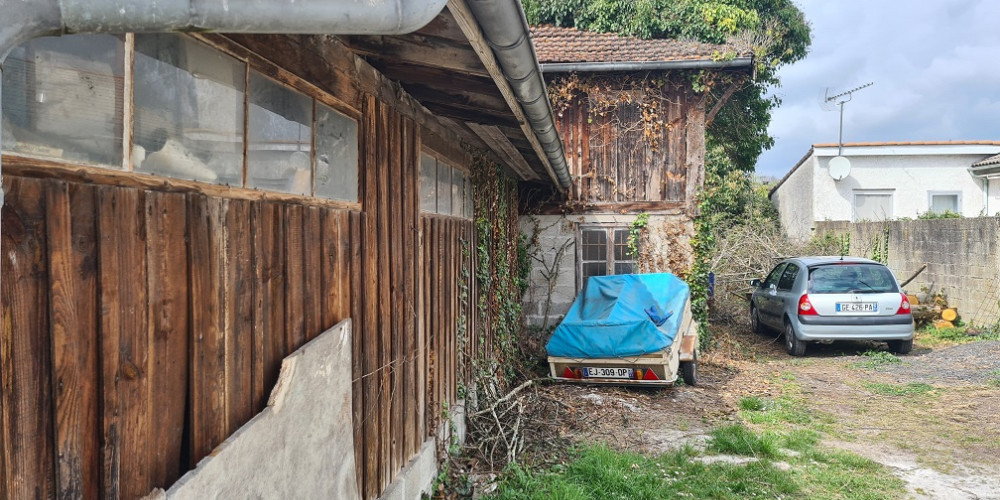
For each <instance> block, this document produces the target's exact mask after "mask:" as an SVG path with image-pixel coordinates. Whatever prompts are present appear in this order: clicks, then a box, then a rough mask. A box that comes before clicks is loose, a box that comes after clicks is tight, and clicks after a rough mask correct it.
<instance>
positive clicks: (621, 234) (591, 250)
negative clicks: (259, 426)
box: [578, 227, 638, 288]
mask: <svg viewBox="0 0 1000 500" xmlns="http://www.w3.org/2000/svg"><path fill="white" fill-rule="evenodd" d="M579 248H580V254H579V269H578V276H580V282H579V283H578V287H579V288H582V287H583V286H584V285H585V284H586V283H587V279H588V278H590V277H591V276H607V275H609V274H631V273H635V272H638V265H637V264H638V263H637V262H636V259H635V257H634V256H632V255H631V254H630V253H629V249H628V229H627V228H621V227H584V228H581V229H580V237H579Z"/></svg>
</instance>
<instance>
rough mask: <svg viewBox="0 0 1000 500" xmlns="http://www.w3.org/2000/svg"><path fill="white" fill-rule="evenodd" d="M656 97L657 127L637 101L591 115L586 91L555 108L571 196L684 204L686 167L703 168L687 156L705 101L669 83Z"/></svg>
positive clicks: (586, 199)
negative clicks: (647, 121) (563, 106)
mask: <svg viewBox="0 0 1000 500" xmlns="http://www.w3.org/2000/svg"><path fill="white" fill-rule="evenodd" d="M594 98H597V99H599V98H600V97H599V96H594ZM657 98H658V99H659V100H660V110H659V112H660V114H661V116H659V117H658V120H661V121H662V127H659V128H657V127H647V126H645V125H644V121H643V120H644V118H643V113H644V111H643V110H641V109H640V108H639V106H638V105H629V104H621V105H619V106H617V107H616V108H615V109H614V110H613V111H611V112H608V113H593V114H592V113H591V109H590V104H589V100H588V98H587V96H581V97H579V98H577V99H575V100H574V101H573V102H572V103H570V104H569V105H568V106H567V107H566V109H564V110H562V111H561V112H560V113H559V115H558V119H557V126H558V127H559V135H560V137H561V138H562V140H563V144H564V147H565V150H566V152H567V155H566V158H567V160H568V162H569V167H570V173H571V175H572V176H573V177H574V187H573V192H572V198H573V200H574V201H577V202H582V203H585V204H604V205H614V204H627V203H636V202H646V203H653V204H659V205H662V206H663V207H674V206H683V204H684V202H685V201H686V196H687V195H688V192H687V181H688V177H689V175H690V174H689V170H690V169H691V168H696V169H698V168H702V167H701V165H700V162H699V161H693V159H692V158H689V153H695V151H690V147H689V142H690V140H689V136H692V135H703V134H704V114H705V110H704V103H703V102H702V100H701V99H700V98H699V96H697V95H695V94H693V93H692V92H691V91H690V88H689V85H677V84H671V83H669V82H668V83H667V84H666V85H665V86H664V88H663V91H662V95H661V96H658V97H657ZM699 120H700V121H699ZM654 143H655V146H654ZM694 160H701V158H697V159H694ZM695 164H697V165H695ZM643 208H656V206H655V205H644V206H643Z"/></svg>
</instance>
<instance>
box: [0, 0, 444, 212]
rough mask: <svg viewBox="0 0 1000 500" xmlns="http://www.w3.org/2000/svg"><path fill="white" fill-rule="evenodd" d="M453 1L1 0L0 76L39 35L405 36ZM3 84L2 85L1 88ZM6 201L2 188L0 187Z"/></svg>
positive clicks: (0, 76) (427, 21) (0, 80)
mask: <svg viewBox="0 0 1000 500" xmlns="http://www.w3.org/2000/svg"><path fill="white" fill-rule="evenodd" d="M447 3H448V0H263V1H261V0H257V1H250V0H156V1H153V2H150V1H149V0H0V82H2V78H3V65H4V61H5V60H6V59H7V55H8V54H10V52H11V51H12V50H14V48H15V47H17V46H18V45H20V44H22V43H24V42H27V41H28V40H31V39H33V38H37V37H41V36H47V35H62V34H70V33H74V34H77V33H130V32H131V33H167V32H174V31H189V32H190V31H194V32H206V31H217V32H223V33H287V34H330V35H399V34H405V33H411V32H413V31H416V30H418V29H420V28H422V27H424V26H425V25H427V23H429V22H431V21H432V20H433V19H434V18H435V17H437V15H438V14H439V13H440V12H441V11H442V10H443V9H444V7H445V5H446V4H447ZM2 87H3V85H2V84H0V92H2V90H3V89H2ZM0 102H2V101H0ZM2 111H3V110H2V105H0V113H2ZM2 148H3V144H2V143H0V149H2ZM0 173H2V164H0ZM2 207H3V189H0V208H2Z"/></svg>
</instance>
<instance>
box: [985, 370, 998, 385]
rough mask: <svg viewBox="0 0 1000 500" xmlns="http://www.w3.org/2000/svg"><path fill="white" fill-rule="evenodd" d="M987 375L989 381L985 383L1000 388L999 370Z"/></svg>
mask: <svg viewBox="0 0 1000 500" xmlns="http://www.w3.org/2000/svg"><path fill="white" fill-rule="evenodd" d="M989 375H990V379H989V381H988V382H987V383H988V384H990V385H992V386H995V387H1000V370H993V371H991V372H990V373H989Z"/></svg>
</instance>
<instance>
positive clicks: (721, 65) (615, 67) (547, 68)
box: [541, 57, 753, 73]
mask: <svg viewBox="0 0 1000 500" xmlns="http://www.w3.org/2000/svg"><path fill="white" fill-rule="evenodd" d="M751 66H753V58H752V57H737V58H735V59H730V60H728V61H633V62H624V61H622V62H613V61H612V62H571V63H545V64H542V65H541V68H542V71H543V72H545V73H571V72H581V73H582V72H588V71H606V72H613V71H660V70H662V71H666V70H676V69H727V68H745V67H751Z"/></svg>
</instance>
